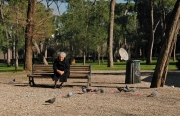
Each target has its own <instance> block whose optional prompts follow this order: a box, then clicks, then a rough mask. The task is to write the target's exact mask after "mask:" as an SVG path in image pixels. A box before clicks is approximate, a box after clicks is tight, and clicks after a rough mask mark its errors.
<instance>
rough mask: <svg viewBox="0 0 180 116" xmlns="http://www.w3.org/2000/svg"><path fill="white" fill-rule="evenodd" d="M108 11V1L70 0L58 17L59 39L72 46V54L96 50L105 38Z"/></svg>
mask: <svg viewBox="0 0 180 116" xmlns="http://www.w3.org/2000/svg"><path fill="white" fill-rule="evenodd" d="M108 12H109V8H108V2H106V1H104V0H100V1H98V2H97V4H96V5H92V2H91V1H90V0H87V1H79V0H75V1H70V2H69V6H68V10H67V12H66V13H64V14H63V15H62V16H61V17H60V22H61V23H60V24H62V25H60V26H59V30H60V32H59V33H58V34H60V36H58V37H59V38H58V39H59V41H61V42H62V41H67V42H68V43H69V45H70V46H71V47H73V54H74V55H73V56H76V55H81V54H79V53H82V52H87V50H88V51H94V50H96V49H97V46H100V45H102V44H103V43H104V42H105V41H106V38H107V31H108V30H107V26H108V18H109V13H108Z"/></svg>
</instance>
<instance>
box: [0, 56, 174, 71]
mask: <svg viewBox="0 0 180 116" xmlns="http://www.w3.org/2000/svg"><path fill="white" fill-rule="evenodd" d="M176 62H177V61H173V60H170V62H169V66H168V69H169V70H177V68H176V65H175V64H176ZM82 64H83V63H82V61H76V64H75V65H82ZM89 64H91V65H92V70H126V62H125V61H121V62H114V67H112V68H109V67H107V61H105V62H104V63H103V64H102V63H101V64H100V65H98V61H96V62H92V61H87V62H86V65H89ZM155 66H156V60H155V59H154V60H153V61H152V63H151V64H150V65H147V64H146V61H143V60H140V69H141V70H153V69H155ZM17 71H18V72H20V71H23V64H19V67H18V69H17ZM0 72H16V71H15V67H14V66H11V67H7V65H6V64H5V63H0Z"/></svg>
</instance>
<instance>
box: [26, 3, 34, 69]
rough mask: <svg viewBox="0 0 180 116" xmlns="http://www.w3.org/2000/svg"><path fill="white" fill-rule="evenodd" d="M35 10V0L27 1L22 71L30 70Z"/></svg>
mask: <svg viewBox="0 0 180 116" xmlns="http://www.w3.org/2000/svg"><path fill="white" fill-rule="evenodd" d="M35 8H36V0H28V10H27V24H26V30H25V62H24V69H25V70H27V71H31V70H32V39H33V27H34V14H35Z"/></svg>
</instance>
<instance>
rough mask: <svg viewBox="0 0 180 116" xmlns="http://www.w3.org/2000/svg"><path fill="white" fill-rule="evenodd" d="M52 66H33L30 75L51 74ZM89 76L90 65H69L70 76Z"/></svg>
mask: <svg viewBox="0 0 180 116" xmlns="http://www.w3.org/2000/svg"><path fill="white" fill-rule="evenodd" d="M53 73H54V71H53V65H42V64H34V65H33V69H32V74H53ZM79 73H80V74H91V65H88V66H87V65H70V74H79Z"/></svg>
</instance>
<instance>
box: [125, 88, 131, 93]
mask: <svg viewBox="0 0 180 116" xmlns="http://www.w3.org/2000/svg"><path fill="white" fill-rule="evenodd" d="M123 91H124V92H130V91H131V90H130V89H127V88H126V87H124V88H123Z"/></svg>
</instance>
